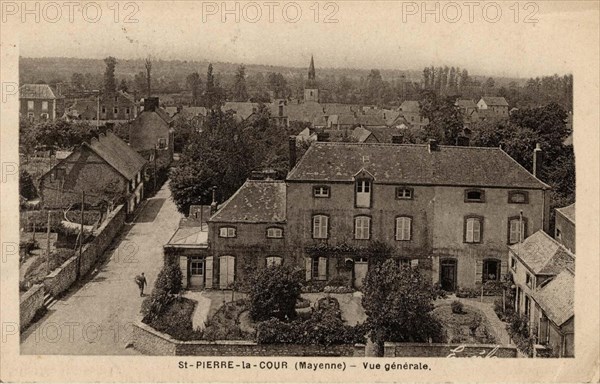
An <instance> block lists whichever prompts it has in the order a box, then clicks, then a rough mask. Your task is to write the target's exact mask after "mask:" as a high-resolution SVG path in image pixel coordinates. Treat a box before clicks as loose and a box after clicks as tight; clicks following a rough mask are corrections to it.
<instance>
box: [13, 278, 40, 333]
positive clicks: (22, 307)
mask: <svg viewBox="0 0 600 384" xmlns="http://www.w3.org/2000/svg"><path fill="white" fill-rule="evenodd" d="M44 293H45V291H44V286H43V285H42V284H36V285H34V286H33V287H31V288H29V289H28V290H27V292H25V293H24V294H23V295H22V296H21V300H20V301H21V302H20V304H19V312H20V323H21V331H22V330H24V329H25V328H27V326H28V325H29V323H30V322H31V320H32V319H33V318H34V317H35V314H36V313H37V312H38V311H39V310H40V309H41V308H42V307H43V306H44Z"/></svg>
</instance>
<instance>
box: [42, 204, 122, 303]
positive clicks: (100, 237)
mask: <svg viewBox="0 0 600 384" xmlns="http://www.w3.org/2000/svg"><path fill="white" fill-rule="evenodd" d="M124 222H125V208H124V206H123V205H120V206H118V207H117V208H116V209H115V210H113V211H112V212H111V213H110V214H109V215H108V217H107V219H106V220H105V221H104V223H103V224H102V226H100V227H99V228H98V229H96V230H95V231H94V236H95V237H94V239H93V240H92V241H91V242H89V243H88V244H86V245H84V247H83V249H82V252H81V260H80V276H84V275H85V274H86V273H88V272H89V271H90V269H91V268H92V267H93V266H94V265H95V264H96V262H97V261H98V258H99V257H100V256H101V255H102V254H103V253H104V251H105V250H106V248H108V246H109V245H110V244H111V243H112V241H113V239H114V237H115V236H116V235H117V233H118V232H119V231H120V230H121V228H122V227H123V223H124ZM78 257H79V251H75V256H73V257H71V258H70V259H68V260H67V261H65V262H64V263H63V264H62V265H61V266H60V267H58V268H56V269H55V270H54V271H52V272H51V273H50V274H49V275H48V276H46V277H45V278H44V287H45V288H46V291H47V292H49V293H50V294H51V295H52V296H55V297H58V296H60V295H61V294H62V293H63V292H64V291H66V290H67V289H68V288H69V287H70V286H71V285H72V284H73V283H74V282H75V281H76V280H77V259H78Z"/></svg>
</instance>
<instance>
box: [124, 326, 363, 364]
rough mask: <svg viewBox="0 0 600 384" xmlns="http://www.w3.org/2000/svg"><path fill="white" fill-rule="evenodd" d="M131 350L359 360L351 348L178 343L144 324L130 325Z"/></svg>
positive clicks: (184, 353)
mask: <svg viewBox="0 0 600 384" xmlns="http://www.w3.org/2000/svg"><path fill="white" fill-rule="evenodd" d="M132 340H133V347H134V348H135V349H136V350H138V351H139V352H141V353H143V354H145V355H177V356H329V357H336V356H345V357H353V356H361V355H360V353H361V351H360V349H359V350H358V351H355V347H354V345H350V344H346V345H332V346H328V347H325V346H322V345H300V344H257V343H254V342H252V341H244V340H220V341H214V342H213V341H203V340H198V341H180V340H176V339H174V338H172V337H171V336H169V335H167V334H164V333H162V332H159V331H157V330H155V329H154V328H152V327H150V326H149V325H147V324H144V323H142V322H141V321H140V322H137V323H135V324H134V325H133V335H132Z"/></svg>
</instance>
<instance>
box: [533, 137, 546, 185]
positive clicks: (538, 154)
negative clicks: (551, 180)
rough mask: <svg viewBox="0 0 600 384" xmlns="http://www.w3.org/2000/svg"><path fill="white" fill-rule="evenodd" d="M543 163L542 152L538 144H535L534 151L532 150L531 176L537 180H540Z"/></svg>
mask: <svg viewBox="0 0 600 384" xmlns="http://www.w3.org/2000/svg"><path fill="white" fill-rule="evenodd" d="M543 162H544V152H543V151H542V148H540V143H535V149H534V150H533V176H535V177H537V178H538V179H539V178H541V174H542V163H543Z"/></svg>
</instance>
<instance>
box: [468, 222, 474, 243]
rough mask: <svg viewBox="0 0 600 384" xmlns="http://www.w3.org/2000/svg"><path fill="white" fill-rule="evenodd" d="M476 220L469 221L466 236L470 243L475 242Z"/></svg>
mask: <svg viewBox="0 0 600 384" xmlns="http://www.w3.org/2000/svg"><path fill="white" fill-rule="evenodd" d="M474 221H475V220H474V219H467V234H466V240H467V242H468V243H471V242H473V223H474Z"/></svg>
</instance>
